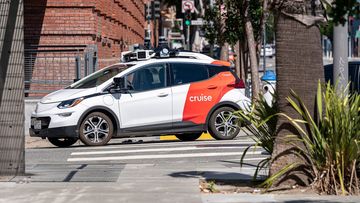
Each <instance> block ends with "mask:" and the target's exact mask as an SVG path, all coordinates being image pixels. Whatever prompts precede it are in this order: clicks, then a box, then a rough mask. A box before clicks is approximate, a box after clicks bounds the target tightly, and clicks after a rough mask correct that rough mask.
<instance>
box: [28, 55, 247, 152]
mask: <svg viewBox="0 0 360 203" xmlns="http://www.w3.org/2000/svg"><path fill="white" fill-rule="evenodd" d="M132 65H133V66H132V67H130V68H128V67H127V65H126V63H119V64H114V65H111V66H109V67H107V68H104V69H102V70H99V71H97V72H95V73H93V74H91V75H89V76H87V77H85V78H83V79H82V80H79V81H78V82H76V83H74V84H72V85H70V86H69V87H67V88H65V89H62V90H58V91H56V92H53V93H51V94H49V95H47V96H45V97H44V98H42V99H41V101H40V102H39V103H38V104H37V106H36V109H35V111H34V112H33V113H32V117H31V128H30V135H31V136H33V137H41V138H47V139H48V140H49V141H50V142H51V143H52V144H54V145H56V146H59V147H67V146H70V145H72V144H74V143H75V142H76V141H77V140H78V139H80V140H81V141H82V142H83V143H84V144H86V145H93V146H97V145H105V144H106V143H107V142H109V140H110V139H111V138H117V137H118V138H123V137H133V136H157V135H164V134H175V135H176V136H177V137H178V138H179V139H180V140H183V141H190V140H196V139H197V138H199V137H200V135H201V134H202V133H203V132H206V131H208V132H209V133H210V134H211V135H212V136H213V137H214V138H216V139H220V140H227V139H233V138H234V137H236V136H237V135H238V133H239V131H240V128H239V126H238V125H237V117H236V116H234V115H233V112H234V111H236V110H239V109H246V108H247V106H248V105H249V103H250V100H249V99H248V98H247V97H246V96H244V95H245V85H244V82H243V81H242V80H240V79H239V78H238V77H237V76H236V75H235V73H234V72H232V71H231V70H230V68H229V66H228V65H229V64H228V63H226V62H222V61H217V60H213V59H212V60H205V59H204V60H199V59H190V58H176V57H175V58H171V57H170V58H166V59H162V58H161V59H157V58H155V59H154V58H151V59H148V60H140V61H138V62H136V63H135V64H132Z"/></svg>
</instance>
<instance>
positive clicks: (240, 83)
mask: <svg viewBox="0 0 360 203" xmlns="http://www.w3.org/2000/svg"><path fill="white" fill-rule="evenodd" d="M228 87H233V88H245V83H244V81H242V80H237V81H236V82H235V83H232V84H228Z"/></svg>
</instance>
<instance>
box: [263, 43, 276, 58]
mask: <svg viewBox="0 0 360 203" xmlns="http://www.w3.org/2000/svg"><path fill="white" fill-rule="evenodd" d="M274 55H275V49H274V48H273V47H272V46H271V45H269V44H267V45H265V56H266V57H273V56H274ZM260 56H264V46H262V47H261V50H260Z"/></svg>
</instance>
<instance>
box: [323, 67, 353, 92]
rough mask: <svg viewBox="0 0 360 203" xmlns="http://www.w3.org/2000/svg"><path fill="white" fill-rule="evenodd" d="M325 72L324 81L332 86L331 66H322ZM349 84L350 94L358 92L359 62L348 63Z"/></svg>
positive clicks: (332, 74)
mask: <svg viewBox="0 0 360 203" xmlns="http://www.w3.org/2000/svg"><path fill="white" fill-rule="evenodd" d="M324 72H325V81H330V82H331V84H334V73H333V64H328V65H325V66H324ZM348 78H349V82H351V83H350V92H353V91H357V92H360V91H359V90H360V61H349V75H348Z"/></svg>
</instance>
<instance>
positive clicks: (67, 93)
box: [40, 88, 96, 104]
mask: <svg viewBox="0 0 360 203" xmlns="http://www.w3.org/2000/svg"><path fill="white" fill-rule="evenodd" d="M95 90H96V88H90V89H61V90H58V91H55V92H52V93H50V94H48V95H46V96H45V97H43V98H42V99H41V100H40V102H41V103H43V104H48V103H55V102H61V101H65V100H69V99H75V98H79V97H83V96H87V95H89V94H92V93H95Z"/></svg>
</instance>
